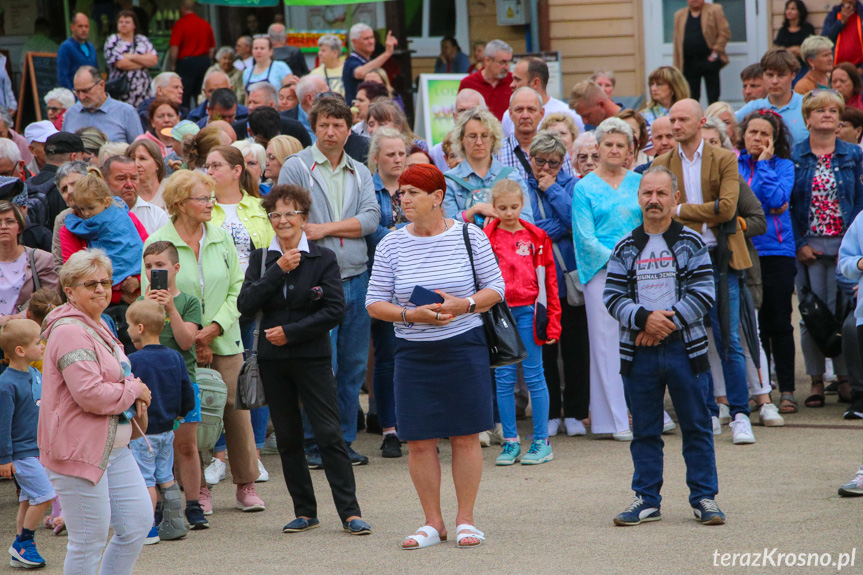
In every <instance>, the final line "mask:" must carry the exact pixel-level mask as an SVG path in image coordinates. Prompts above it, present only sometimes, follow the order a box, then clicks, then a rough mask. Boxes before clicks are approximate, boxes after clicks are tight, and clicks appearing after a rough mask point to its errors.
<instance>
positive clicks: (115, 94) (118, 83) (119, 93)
mask: <svg viewBox="0 0 863 575" xmlns="http://www.w3.org/2000/svg"><path fill="white" fill-rule="evenodd" d="M134 51H135V40H132V44H131V45H130V46H129V49H128V50H126V52H125V53H126V54H128V53H130V52H134ZM131 91H132V83H131V82H129V74H128V73H127V71H126V70H123V71H122V72H121V73H120V75H119V76H117V77H116V78H114V79H113V80H108V81H107V82H105V92H106V93H107V94H108V95H109V96H111V97H112V98H114V99H115V100H125V99H126V98H127V97H128V96H129V92H131Z"/></svg>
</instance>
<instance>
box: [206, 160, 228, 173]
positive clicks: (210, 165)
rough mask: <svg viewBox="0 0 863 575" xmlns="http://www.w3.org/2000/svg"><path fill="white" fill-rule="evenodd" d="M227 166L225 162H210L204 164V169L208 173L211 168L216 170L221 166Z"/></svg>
mask: <svg viewBox="0 0 863 575" xmlns="http://www.w3.org/2000/svg"><path fill="white" fill-rule="evenodd" d="M227 165H228V164H226V163H225V162H210V163H209V164H204V169H205V170H207V171H208V172H209V171H210V168H213V169H214V170H218V169H219V168H221V167H222V166H227Z"/></svg>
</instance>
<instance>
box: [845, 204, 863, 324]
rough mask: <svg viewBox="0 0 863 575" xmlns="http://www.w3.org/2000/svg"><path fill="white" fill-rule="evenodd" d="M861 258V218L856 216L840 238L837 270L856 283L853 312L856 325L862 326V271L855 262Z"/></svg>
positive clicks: (862, 243) (862, 241) (862, 238)
mask: <svg viewBox="0 0 863 575" xmlns="http://www.w3.org/2000/svg"><path fill="white" fill-rule="evenodd" d="M860 258H863V218H861V217H860V216H857V217H856V218H855V219H854V221H853V222H852V223H851V225H850V226H848V230H847V231H846V232H845V236H844V237H843V238H842V245H841V246H839V269H840V270H842V275H844V276H845V277H846V278H848V279H849V280H852V281H855V282H857V287H858V289H857V291H858V296H857V308H856V309H855V310H854V317H855V318H857V325H858V326H859V325H863V297H860V295H859V294H863V291H861V290H863V271H860V268H858V267H857V262H859V261H860Z"/></svg>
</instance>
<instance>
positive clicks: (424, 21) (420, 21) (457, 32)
mask: <svg viewBox="0 0 863 575" xmlns="http://www.w3.org/2000/svg"><path fill="white" fill-rule="evenodd" d="M432 2H433V3H434V6H432ZM467 2H468V0H404V4H405V23H406V25H407V35H408V38H410V40H411V42H410V49H411V50H415V54H414V56H416V57H421V58H423V57H435V56H438V55H439V54H440V41H441V38H443V37H444V36H454V37H455V39H456V40H458V43H459V45H460V46H461V49H462V52H464V53H465V54H467V53H469V51H470V45H469V42H468V40H469V38H468V27H467V24H468V11H467Z"/></svg>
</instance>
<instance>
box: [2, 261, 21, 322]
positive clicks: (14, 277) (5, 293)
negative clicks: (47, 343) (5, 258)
mask: <svg viewBox="0 0 863 575" xmlns="http://www.w3.org/2000/svg"><path fill="white" fill-rule="evenodd" d="M26 271H27V250H24V253H22V254H21V255H20V256H19V257H18V259H17V260H15V261H12V262H3V263H2V264H0V315H10V314H13V313H16V312H17V310H16V309H15V304H16V303H17V302H18V294H19V293H20V292H21V288H22V287H24V278H25V275H26V274H25V272H26Z"/></svg>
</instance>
